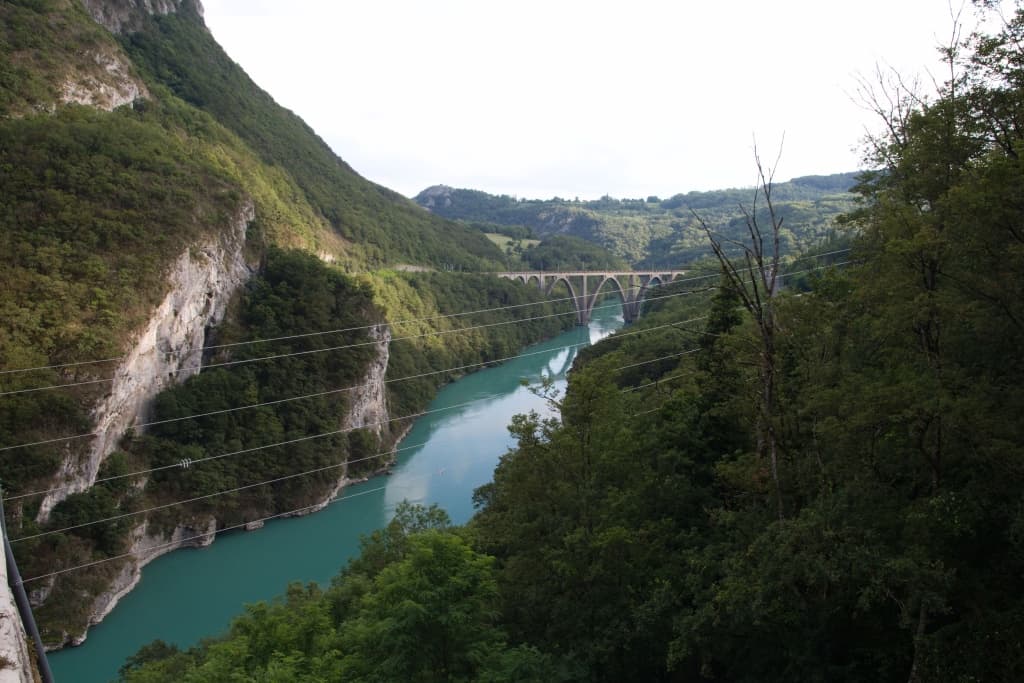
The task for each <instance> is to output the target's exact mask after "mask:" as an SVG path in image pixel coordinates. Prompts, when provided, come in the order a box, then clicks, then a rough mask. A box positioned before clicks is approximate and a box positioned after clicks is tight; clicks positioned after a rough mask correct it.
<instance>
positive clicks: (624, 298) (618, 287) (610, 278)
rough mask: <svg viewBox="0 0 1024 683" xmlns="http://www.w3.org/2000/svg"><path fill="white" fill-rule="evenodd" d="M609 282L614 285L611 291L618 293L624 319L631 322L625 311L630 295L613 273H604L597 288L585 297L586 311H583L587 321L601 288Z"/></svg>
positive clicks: (592, 311)
mask: <svg viewBox="0 0 1024 683" xmlns="http://www.w3.org/2000/svg"><path fill="white" fill-rule="evenodd" d="M609 282H611V283H612V284H613V285H614V287H613V288H612V291H613V292H618V294H619V301H621V302H622V315H623V317H624V318H625V320H626V321H627V322H631V321H632V319H631V318H630V316H629V314H628V313H627V312H626V309H627V308H628V307H629V304H630V295H628V294H626V292H625V290H624V289H623V288H622V283H621V282H619V278H617V277H616V276H614V275H605V276H604V279H602V280H601V283H600V284H599V285H598V286H597V289H595V290H594V293H593V294H591V295H590V296H588V297H587V301H586V311H585V314H586V320H587V321H588V322H589V321H590V316H591V315H592V314H593V313H594V306H595V305H596V304H597V300H598V298H599V297H600V296H601V290H603V289H604V286H605V285H606V284H608V283H609Z"/></svg>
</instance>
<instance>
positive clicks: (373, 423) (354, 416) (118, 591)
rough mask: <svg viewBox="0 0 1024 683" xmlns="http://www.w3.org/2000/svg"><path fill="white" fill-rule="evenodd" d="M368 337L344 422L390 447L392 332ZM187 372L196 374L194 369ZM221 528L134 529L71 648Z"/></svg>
mask: <svg viewBox="0 0 1024 683" xmlns="http://www.w3.org/2000/svg"><path fill="white" fill-rule="evenodd" d="M369 334H370V336H371V337H372V338H373V339H375V340H376V341H377V344H376V345H375V350H376V356H375V358H374V359H373V360H372V361H371V363H370V365H369V367H368V369H367V372H366V375H365V377H364V380H363V382H362V383H361V384H360V385H359V389H358V390H356V391H354V392H352V395H351V400H350V404H349V409H348V411H347V413H346V414H345V415H344V416H343V417H342V419H341V423H342V428H343V429H357V428H360V427H366V428H368V429H372V430H373V431H374V432H376V433H377V435H378V436H380V437H381V438H382V442H383V443H385V444H387V443H389V442H390V441H391V440H390V439H387V438H386V435H387V434H388V433H389V432H390V430H389V429H388V419H389V414H388V407H387V399H386V392H385V382H384V379H385V376H386V374H387V369H388V359H389V343H390V341H391V331H390V329H389V328H388V327H387V326H386V325H378V326H376V327H374V328H372V329H371V330H370V332H369ZM188 374H194V372H193V369H192V368H191V367H190V368H189V372H188ZM179 376H181V375H179ZM143 405H144V404H143ZM94 476H95V475H94ZM351 481H352V480H351V479H349V477H348V472H347V471H345V470H342V471H341V474H340V476H339V478H338V480H337V483H336V485H335V486H334V487H333V488H332V489H331V490H330V492H329V493H328V494H327V495H326V496H325V497H324V498H323V499H321V500H319V501H317V502H316V503H314V504H312V505H310V506H308V507H305V508H303V509H302V510H300V511H299V512H296V513H291V514H287V515H281V516H282V517H296V516H301V515H308V514H312V513H314V512H318V511H320V510H322V509H323V508H325V507H326V506H327V505H328V504H330V502H331V500H333V499H334V498H335V497H336V496H337V495H338V494H339V493H340V492H341V490H342V489H343V488H344V487H345V486H347V485H348V484H349V483H351ZM262 526H263V524H262V522H253V523H251V524H248V525H246V528H247V529H249V530H256V529H259V528H260V527H262ZM217 529H218V520H217V519H216V518H215V517H213V516H202V517H198V518H195V519H187V520H182V521H181V522H179V523H178V524H177V525H176V526H175V527H174V529H173V530H171V531H170V532H164V533H161V532H158V531H153V530H151V529H150V528H149V523H148V521H146V520H143V521H142V522H141V523H140V524H138V525H137V526H136V527H135V528H134V529H133V530H132V531H131V534H130V546H129V548H128V550H127V552H126V554H127V555H129V556H130V557H129V558H128V559H127V560H126V561H125V562H124V564H123V565H122V566H121V568H120V569H119V571H118V572H117V574H116V575H115V577H114V578H113V580H112V581H111V583H110V585H109V587H108V588H107V589H106V590H105V591H104V592H103V593H101V594H99V595H98V596H96V598H95V599H94V600H93V603H92V607H91V610H90V615H89V620H88V624H87V625H86V626H85V628H84V629H83V630H82V632H80V633H75V634H71V633H64V634H63V637H62V638H61V641H62V642H63V643H64V644H70V645H80V644H81V643H83V642H84V641H85V639H86V636H87V631H88V627H89V626H93V625H95V624H98V623H100V622H101V621H102V620H103V618H104V617H106V615H107V614H109V613H110V611H111V610H113V609H114V607H115V606H116V605H117V603H118V601H120V600H121V598H123V597H124V596H125V595H127V594H128V593H129V592H130V591H131V590H132V589H133V588H134V587H135V586H136V584H138V582H139V580H140V579H141V578H142V568H143V567H145V566H146V565H147V564H149V563H150V562H152V561H153V560H155V559H157V558H158V557H160V556H162V555H166V554H167V553H170V552H172V551H174V550H178V549H180V548H198V547H205V546H208V545H210V544H211V543H213V542H214V540H215V539H216V533H217ZM52 586H53V579H51V580H49V581H48V582H47V583H45V584H44V585H43V586H40V587H39V588H37V589H36V590H35V591H34V592H33V594H32V596H31V597H32V600H33V602H34V603H38V602H42V601H44V600H46V598H47V597H48V596H49V591H50V589H51V588H52ZM0 597H2V596H0ZM0 683H2V681H0Z"/></svg>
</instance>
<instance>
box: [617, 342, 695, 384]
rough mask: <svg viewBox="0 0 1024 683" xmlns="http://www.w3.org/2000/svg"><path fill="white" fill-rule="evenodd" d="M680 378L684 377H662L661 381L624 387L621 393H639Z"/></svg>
mask: <svg viewBox="0 0 1024 683" xmlns="http://www.w3.org/2000/svg"><path fill="white" fill-rule="evenodd" d="M694 351H700V349H694ZM682 377H686V375H672V376H671V377H662V378H661V379H656V380H654V381H653V382H648V383H647V384H640V385H637V386H635V387H626V388H625V389H623V390H622V393H624V394H628V393H629V392H631V391H640V390H641V389H646V388H647V387H653V386H655V385H656V384H661V383H662V382H671V381H672V380H676V379H680V378H682Z"/></svg>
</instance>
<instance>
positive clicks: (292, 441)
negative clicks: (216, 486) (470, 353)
mask: <svg viewBox="0 0 1024 683" xmlns="http://www.w3.org/2000/svg"><path fill="white" fill-rule="evenodd" d="M706 318H707V316H700V317H697V318H690V319H689V320H681V321H679V322H675V323H666V324H663V325H657V326H654V327H649V328H644V329H639V330H632V331H629V332H618V333H616V335H615V336H616V338H617V339H621V338H622V337H629V336H633V335H636V334H642V333H644V332H649V331H652V330H659V329H664V328H666V327H674V326H676V325H684V324H686V323H691V322H697V321H698V320H704V319H706ZM677 329H678V328H677ZM589 345H590V342H589V341H587V342H581V343H579V344H571V345H569V346H568V347H566V348H580V347H584V346H589ZM549 352H550V350H544V351H534V352H531V353H525V354H520V355H518V356H511V357H509V358H508V359H501V360H502V361H503V360H515V359H517V358H523V357H528V356H534V355H538V354H544V353H549ZM489 362H500V361H497V360H496V361H486V362H482V363H476V364H471V365H467V366H462V367H460V368H449V369H447V370H439V371H437V372H436V373H423V376H426V375H429V374H438V373H443V372H451V371H454V370H459V369H463V368H468V367H474V366H475V365H484V364H486V363H489ZM417 377H419V375H412V376H410V377H403V378H396V379H395V380H393V381H401V380H405V379H414V378H417ZM385 381H392V380H385ZM363 386H368V385H363ZM338 391H343V390H341V389H339V390H338ZM298 398H303V397H297V398H296V400H297V399H298ZM480 400H483V399H480ZM475 402H476V401H470V402H468V403H463V404H458V405H455V406H448V407H447V408H439V409H436V410H433V411H429V410H428V411H424V412H420V413H414V414H412V415H404V416H402V417H395V418H390V419H389V420H383V421H380V422H375V423H369V424H367V425H363V426H362V427H354V428H351V429H339V430H335V431H331V432H325V433H321V434H313V435H307V436H303V437H298V438H296V439H290V440H288V441H281V442H278V443H272V444H267V445H264V446H254V447H252V448H245V449H242V450H238V451H232V452H229V453H222V454H219V455H215V456H209V457H206V458H198V459H196V460H191V461H189V462H188V465H189V466H193V465H198V464H200V463H203V462H208V461H210V460H219V459H221V458H226V457H231V456H235V455H242V454H244V453H252V452H255V451H260V450H264V449H267V448H276V447H279V446H289V445H292V444H295V443H300V442H303V441H311V440H314V439H321V438H325V437H328V436H336V435H338V434H342V433H346V432H350V431H353V430H354V429H363V428H365V427H367V426H379V425H381V426H382V425H384V424H387V423H389V422H397V421H399V420H408V419H415V418H418V417H423V416H424V415H429V414H432V413H435V412H442V411H444V410H451V409H454V408H461V407H464V406H467V405H471V404H473V403H475ZM250 407H255V406H250ZM243 408H244V407H243ZM190 417H200V416H190ZM181 419H188V418H181ZM98 434H99V432H96V433H93V434H87V435H84V436H93V435H98ZM30 445H31V444H30ZM17 447H18V446H10V447H8V448H17ZM0 450H5V449H0ZM182 466H183V465H182V463H180V462H179V463H173V464H170V465H162V466H160V467H153V468H150V469H145V470H139V471H136V472H129V473H126V474H118V475H114V476H110V477H104V478H102V479H96V480H95V481H93V482H92V484H91V486H95V485H96V484H102V483H106V482H109V481H115V480H118V479H125V478H128V477H135V476H140V475H144V474H150V473H152V472H160V471H163V470H169V469H175V468H180V467H182ZM68 488H71V487H70V486H58V487H54V488H51V489H47V490H44V491H32V492H30V493H21V494H18V495H14V496H8V497H7V498H4V500H5V501H6V500H17V499H20V498H28V497H30V496H39V495H46V494H50V493H56V492H57V491H63V490H65V489H68Z"/></svg>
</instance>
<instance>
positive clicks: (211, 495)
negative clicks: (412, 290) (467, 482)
mask: <svg viewBox="0 0 1024 683" xmlns="http://www.w3.org/2000/svg"><path fill="white" fill-rule="evenodd" d="M422 445H423V444H417V445H416V446H406V447H404V448H395V449H392V450H390V451H382V452H380V453H376V454H374V455H368V456H366V457H365V458H357V459H356V460H346V461H345V462H342V463H336V464H334V465H326V466H324V467H318V468H316V469H312V470H307V471H305V472H298V473H296V474H289V475H285V476H283V477H277V478H276V479H268V480H267V481H261V482H259V483H256V484H246V485H245V486H238V487H235V488H233V489H228V490H226V491H218V492H216V493H207V494H205V495H202V496H196V497H195V498H186V499H183V500H176V501H174V502H173V503H164V504H163V505H156V506H154V507H151V508H144V509H142V510H133V511H132V512H123V513H121V514H119V515H113V516H111V517H105V518H103V519H94V520H92V521H91V522H82V523H81V524H75V525H72V526H66V527H64V528H62V529H51V530H49V531H42V532H40V533H38V534H32V535H30V536H19V537H18V538H12V539H11V543H19V542H21V541H30V540H32V539H33V538H42V537H43V536H51V535H53V534H62V533H64V532H65V531H74V530H75V529H83V528H85V527H87V526H93V525H94V524H103V523H105V522H115V521H117V520H119V519H125V518H127V517H134V516H135V515H144V514H146V513H149V512H156V511H157V510H166V509H167V508H172V507H177V506H178V505H187V504H188V503H195V502H198V501H200V500H208V499H210V498H217V497H218V496H226V495H228V494H231V493H238V492H239V491H245V490H247V489H254V488H256V487H258V486H269V485H270V484H277V483H279V482H282V481H287V480H289V479H296V478H298V477H306V476H309V475H310V474H319V473H320V472H326V471H328V470H336V469H338V468H339V467H347V466H348V465H352V464H355V463H359V462H366V461H367V460H373V459H374V458H379V457H380V456H382V455H394V454H395V453H398V452H399V451H403V450H411V449H413V448H419V447H420V446H422Z"/></svg>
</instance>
